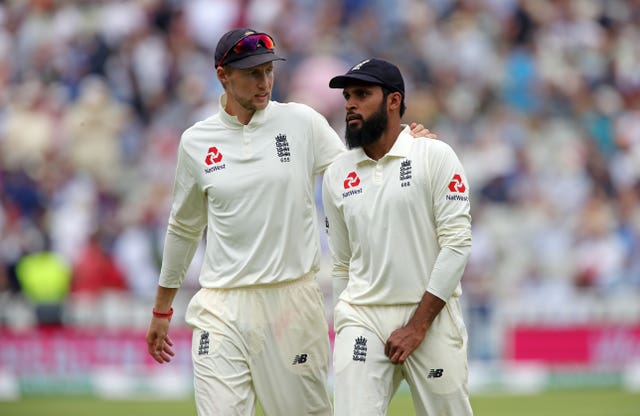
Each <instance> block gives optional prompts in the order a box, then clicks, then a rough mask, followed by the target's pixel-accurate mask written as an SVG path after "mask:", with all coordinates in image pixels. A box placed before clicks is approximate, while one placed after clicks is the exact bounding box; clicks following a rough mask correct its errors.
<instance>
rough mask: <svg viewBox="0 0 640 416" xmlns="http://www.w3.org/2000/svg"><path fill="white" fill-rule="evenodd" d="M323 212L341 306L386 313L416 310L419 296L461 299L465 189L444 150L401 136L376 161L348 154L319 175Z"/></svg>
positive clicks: (467, 221) (466, 240)
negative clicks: (395, 308) (342, 285)
mask: <svg viewBox="0 0 640 416" xmlns="http://www.w3.org/2000/svg"><path fill="white" fill-rule="evenodd" d="M323 204H324V209H325V214H326V216H327V227H328V228H327V231H328V237H329V247H330V249H331V252H332V258H333V268H332V277H333V278H334V279H338V281H342V282H344V279H348V282H347V285H346V289H345V290H344V291H342V293H341V295H340V299H341V300H344V301H346V302H349V303H352V304H359V305H392V304H413V303H418V302H420V300H421V298H422V296H423V295H424V292H425V291H429V292H431V293H433V294H434V295H436V296H438V297H439V298H441V299H443V300H445V301H447V300H448V299H449V298H450V297H451V296H459V295H460V293H461V288H460V278H461V276H462V273H463V271H464V267H465V265H466V262H467V259H468V255H469V252H470V246H471V216H470V213H469V208H470V205H469V188H468V182H467V179H466V176H465V173H464V170H463V167H462V165H461V163H460V161H459V160H458V157H457V156H456V155H455V153H454V152H453V150H452V149H451V147H450V146H449V145H447V144H446V143H444V142H442V141H439V140H432V139H422V138H419V139H415V138H412V137H411V136H410V134H409V130H408V129H404V130H403V131H402V133H401V134H400V135H399V136H398V139H397V140H396V142H395V143H394V145H393V146H392V148H391V150H390V151H389V152H388V153H387V154H386V155H385V156H384V157H382V158H381V159H380V160H378V161H374V160H372V159H370V158H369V157H368V156H367V155H366V153H365V152H364V151H363V150H362V149H354V150H351V151H349V152H347V153H345V154H344V155H342V156H341V157H339V158H338V160H337V161H335V162H334V163H333V164H332V165H331V166H330V167H329V169H327V171H326V172H325V175H324V181H323ZM338 285H339V284H338Z"/></svg>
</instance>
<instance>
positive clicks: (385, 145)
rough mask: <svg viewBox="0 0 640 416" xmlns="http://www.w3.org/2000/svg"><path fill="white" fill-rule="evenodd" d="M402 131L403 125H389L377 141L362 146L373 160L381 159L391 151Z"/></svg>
mask: <svg viewBox="0 0 640 416" xmlns="http://www.w3.org/2000/svg"><path fill="white" fill-rule="evenodd" d="M401 132H402V125H400V124H397V125H395V126H394V127H388V128H387V129H386V130H385V131H384V132H383V133H382V136H380V139H378V140H376V141H375V142H373V143H371V144H368V145H366V146H362V150H364V152H365V153H366V154H367V156H369V157H370V158H371V159H373V160H380V159H382V157H383V156H384V155H386V154H387V153H389V150H391V148H392V147H393V145H394V143H395V142H396V140H398V136H399V135H400V133H401Z"/></svg>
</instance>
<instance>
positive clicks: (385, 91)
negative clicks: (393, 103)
mask: <svg viewBox="0 0 640 416" xmlns="http://www.w3.org/2000/svg"><path fill="white" fill-rule="evenodd" d="M380 87H381V88H382V100H383V101H386V99H387V97H388V96H389V94H391V93H392V92H398V91H391V90H390V89H389V88H387V87H383V86H382V85H381V86H380ZM400 95H401V96H402V101H401V102H400V117H402V116H403V115H404V112H405V111H407V106H406V105H405V104H404V94H402V93H400Z"/></svg>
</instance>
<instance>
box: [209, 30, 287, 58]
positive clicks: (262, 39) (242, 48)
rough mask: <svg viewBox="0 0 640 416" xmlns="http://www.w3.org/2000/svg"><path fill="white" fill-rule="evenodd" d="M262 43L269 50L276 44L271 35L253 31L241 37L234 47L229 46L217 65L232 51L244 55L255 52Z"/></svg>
mask: <svg viewBox="0 0 640 416" xmlns="http://www.w3.org/2000/svg"><path fill="white" fill-rule="evenodd" d="M260 45H262V47H264V48H266V49H268V50H273V48H274V47H275V46H276V45H275V43H274V42H273V39H271V36H269V35H267V34H266V33H253V34H251V35H248V36H245V37H244V38H242V39H240V40H239V41H238V42H236V44H235V45H233V47H231V48H229V49H228V50H227V51H226V52H225V53H224V55H222V58H220V61H219V62H218V65H216V66H221V65H222V64H223V63H224V60H225V59H226V58H227V56H228V55H229V53H231V52H232V51H233V53H234V54H236V55H242V54H244V53H248V52H255V51H256V50H257V49H258V47H259V46H260Z"/></svg>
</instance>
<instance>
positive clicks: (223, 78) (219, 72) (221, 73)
mask: <svg viewBox="0 0 640 416" xmlns="http://www.w3.org/2000/svg"><path fill="white" fill-rule="evenodd" d="M216 76H217V77H218V80H219V81H220V82H221V83H222V85H224V84H225V82H227V76H228V73H227V71H226V70H225V69H224V68H223V67H222V66H219V67H217V68H216Z"/></svg>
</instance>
